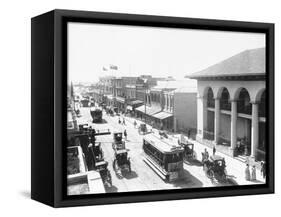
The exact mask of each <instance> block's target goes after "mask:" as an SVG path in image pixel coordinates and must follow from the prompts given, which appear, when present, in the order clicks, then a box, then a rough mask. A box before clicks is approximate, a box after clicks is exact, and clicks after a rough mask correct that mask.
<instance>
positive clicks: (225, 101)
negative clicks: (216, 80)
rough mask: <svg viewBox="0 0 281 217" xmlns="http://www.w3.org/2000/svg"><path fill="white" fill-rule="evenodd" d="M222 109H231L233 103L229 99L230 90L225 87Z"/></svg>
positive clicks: (221, 100)
mask: <svg viewBox="0 0 281 217" xmlns="http://www.w3.org/2000/svg"><path fill="white" fill-rule="evenodd" d="M220 109H221V110H228V111H230V110H231V103H230V101H229V92H228V90H227V89H226V88H225V87H224V88H223V90H222V92H221V97H220Z"/></svg>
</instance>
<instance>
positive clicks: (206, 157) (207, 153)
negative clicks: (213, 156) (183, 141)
mask: <svg viewBox="0 0 281 217" xmlns="http://www.w3.org/2000/svg"><path fill="white" fill-rule="evenodd" d="M204 152H205V153H204V156H205V159H206V160H208V159H209V152H208V151H207V148H205V150H204Z"/></svg>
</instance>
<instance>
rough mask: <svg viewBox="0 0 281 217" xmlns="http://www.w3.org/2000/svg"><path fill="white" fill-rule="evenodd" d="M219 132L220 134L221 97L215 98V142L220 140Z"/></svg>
mask: <svg viewBox="0 0 281 217" xmlns="http://www.w3.org/2000/svg"><path fill="white" fill-rule="evenodd" d="M219 134H220V99H219V98H215V135H214V136H215V138H214V142H215V144H218V142H219Z"/></svg>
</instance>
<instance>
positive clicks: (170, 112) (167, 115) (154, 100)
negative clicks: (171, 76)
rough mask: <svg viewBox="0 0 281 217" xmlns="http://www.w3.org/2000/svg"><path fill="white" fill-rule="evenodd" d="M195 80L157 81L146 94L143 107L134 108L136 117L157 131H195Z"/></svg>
mask: <svg viewBox="0 0 281 217" xmlns="http://www.w3.org/2000/svg"><path fill="white" fill-rule="evenodd" d="M196 92H197V86H196V80H191V79H183V80H182V81H175V80H168V81H159V82H158V85H156V86H155V87H152V88H150V89H149V90H147V92H146V97H145V99H146V100H145V105H143V106H140V107H138V108H136V111H137V112H138V116H140V117H141V118H144V119H145V120H146V121H147V122H149V123H150V124H152V125H153V126H154V127H156V128H159V129H165V130H170V131H177V130H181V131H185V132H190V131H193V132H194V131H195V129H196V128H197V124H196V121H197V120H196V112H197V108H196V106H197V104H196Z"/></svg>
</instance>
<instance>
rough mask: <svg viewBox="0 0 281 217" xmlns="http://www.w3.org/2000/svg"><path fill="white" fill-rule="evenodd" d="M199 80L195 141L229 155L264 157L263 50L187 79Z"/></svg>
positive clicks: (243, 55) (242, 55) (252, 51)
mask: <svg viewBox="0 0 281 217" xmlns="http://www.w3.org/2000/svg"><path fill="white" fill-rule="evenodd" d="M187 77H189V78H193V79H197V81H198V100H197V123H198V127H197V139H198V140H199V141H201V142H202V143H204V144H206V145H213V144H216V145H217V149H220V150H221V151H222V152H224V153H226V154H229V155H231V156H238V155H239V156H247V155H250V156H252V157H253V158H254V159H255V160H264V157H265V146H266V144H265V138H266V136H265V123H266V118H265V103H266V84H265V48H259V49H252V50H246V51H244V52H241V53H239V54H237V55H235V56H233V57H230V58H228V59H226V60H224V61H222V62H220V63H218V64H215V65H213V66H211V67H209V68H207V69H205V70H202V71H199V72H196V73H194V74H191V75H190V76H187Z"/></svg>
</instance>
